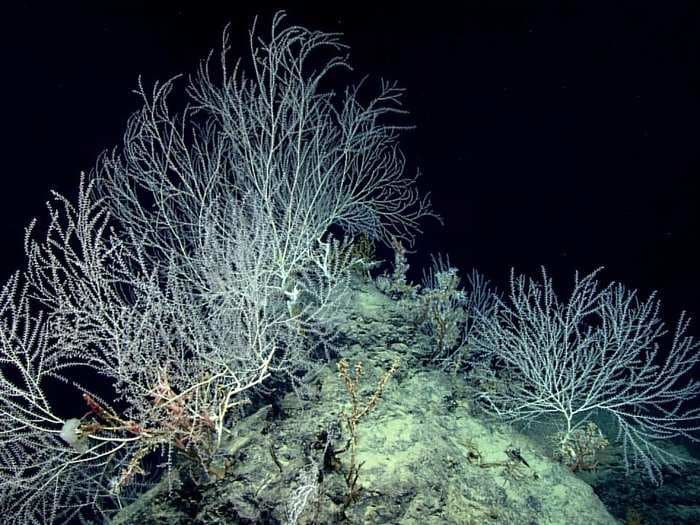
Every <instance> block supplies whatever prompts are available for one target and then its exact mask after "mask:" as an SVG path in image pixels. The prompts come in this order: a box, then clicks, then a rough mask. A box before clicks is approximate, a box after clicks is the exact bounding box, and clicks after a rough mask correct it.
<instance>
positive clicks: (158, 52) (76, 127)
mask: <svg viewBox="0 0 700 525" xmlns="http://www.w3.org/2000/svg"><path fill="white" fill-rule="evenodd" d="M58 4H60V6H58ZM143 4H147V7H144V6H143V5H141V6H139V4H133V6H130V5H129V4H128V3H124V2H120V3H114V4H110V3H109V2H93V3H90V4H88V3H85V4H80V3H63V2H45V3H42V2H20V3H13V4H12V7H9V8H7V7H5V8H3V12H2V24H3V26H4V29H3V31H2V35H1V36H0V39H1V40H0V43H1V44H2V45H1V46H0V53H1V59H2V71H3V75H2V77H3V78H2V83H1V86H0V100H1V101H2V109H3V111H2V127H3V133H2V141H1V142H0V153H1V155H2V164H0V166H1V169H2V184H1V185H0V220H1V221H2V222H1V224H2V227H1V228H0V232H1V235H2V238H0V246H1V247H2V248H1V249H2V263H1V265H0V275H2V277H3V278H5V277H6V276H7V275H9V273H10V272H11V271H13V270H14V269H16V268H18V267H20V266H21V265H22V262H23V256H22V235H23V229H24V227H25V226H26V225H27V224H28V223H29V221H30V219H31V218H32V217H34V216H38V217H39V218H44V217H45V213H44V202H45V201H46V200H47V199H48V197H49V189H56V190H59V191H61V192H66V193H68V194H70V195H74V194H75V192H76V187H77V182H78V178H79V172H80V171H81V170H85V171H89V169H90V168H91V166H92V164H93V163H94V160H95V158H96V156H97V155H98V153H99V152H100V151H101V150H102V149H104V148H108V147H111V146H112V145H114V144H117V143H118V142H119V140H120V137H121V133H122V131H123V129H124V124H125V122H126V119H127V117H128V115H129V113H130V112H131V111H133V110H135V109H136V108H137V107H138V104H139V100H138V97H137V96H136V95H133V94H130V91H131V90H132V89H133V88H135V86H136V80H137V77H138V75H143V78H144V81H145V82H146V84H147V85H151V84H152V83H153V82H154V81H155V80H163V79H167V78H169V77H171V76H173V75H175V74H178V73H189V72H192V71H193V70H194V68H195V67H196V65H197V61H198V60H199V59H200V58H202V57H204V56H205V55H206V53H207V52H208V50H209V49H211V48H215V47H217V46H218V45H219V44H220V39H221V31H222V29H223V27H224V25H225V24H226V23H227V22H231V24H232V41H231V44H232V46H233V52H234V54H235V55H240V54H245V53H246V52H247V28H248V27H249V25H250V23H251V22H252V20H253V17H254V16H255V15H256V14H258V15H260V16H261V18H260V24H261V27H263V28H266V27H269V22H270V20H271V16H272V13H274V12H275V10H276V9H277V8H278V7H283V8H284V9H286V10H287V11H288V14H289V21H290V22H292V23H298V24H302V25H305V26H307V27H311V28H316V29H322V30H326V31H340V32H342V33H344V34H345V41H346V42H347V43H348V44H349V45H350V46H351V62H352V64H353V66H354V67H355V70H356V73H355V74H354V76H353V77H352V78H356V79H359V78H360V77H361V76H362V75H363V74H365V73H367V74H370V75H371V77H372V78H374V79H375V80H377V81H378V79H379V77H383V78H386V79H388V80H395V81H397V82H398V83H399V84H400V85H401V86H402V87H404V88H406V90H407V94H406V98H405V106H406V108H407V109H408V110H409V111H410V112H411V121H412V123H414V124H415V125H416V126H417V127H416V129H415V130H414V131H410V132H408V133H407V134H406V136H405V137H404V142H403V144H404V150H405V152H406V154H407V157H408V161H409V170H410V172H414V171H415V170H416V169H417V168H418V167H420V169H421V171H422V172H423V177H422V179H421V186H422V187H423V188H425V189H426V190H429V191H431V192H432V194H433V202H434V205H435V208H436V209H437V210H438V212H439V213H440V214H441V215H442V216H443V217H444V220H445V226H444V227H439V226H438V225H437V224H436V223H435V222H428V223H426V224H425V234H424V235H423V237H422V238H421V239H420V240H419V242H418V244H417V245H416V250H417V253H416V254H415V256H414V257H413V259H412V261H411V262H412V264H413V266H414V268H420V267H421V266H423V265H425V264H426V262H427V260H428V255H429V254H430V253H435V252H445V253H449V254H450V257H451V260H452V262H453V263H455V264H456V265H458V266H459V267H461V268H463V269H464V270H468V269H470V268H471V267H476V268H478V269H479V270H481V271H482V272H483V273H485V274H486V276H487V277H489V278H490V279H492V280H493V281H495V282H496V283H498V284H499V285H501V287H504V286H505V284H506V283H507V279H508V273H509V270H510V268H511V267H515V269H516V270H517V271H519V272H528V273H533V272H537V271H538V269H539V267H540V265H545V266H546V267H547V268H548V269H549V271H550V273H551V274H552V275H553V276H554V277H555V278H556V279H557V280H556V281H555V283H558V284H559V285H560V287H561V289H562V291H564V290H566V289H567V286H568V285H569V284H570V283H571V280H572V278H573V272H574V271H575V270H577V269H578V270H581V271H584V272H587V271H590V270H593V269H594V268H596V267H598V266H601V265H603V266H605V267H606V270H605V272H604V274H603V278H604V279H605V280H619V281H622V282H623V283H625V284H626V285H628V286H630V287H633V288H638V289H640V290H641V291H642V292H643V293H644V294H646V293H648V292H650V291H651V290H658V291H659V293H660V296H661V298H662V300H663V301H664V303H665V305H666V308H665V314H666V316H667V317H668V319H669V320H672V319H675V318H677V315H678V314H679V313H680V311H681V310H682V309H685V310H688V311H690V312H691V314H694V316H695V317H697V315H698V314H700V256H698V254H697V252H698V250H697V244H698V243H697V241H698V209H697V202H698V197H699V192H698V189H697V185H696V184H695V181H696V179H697V177H698V173H700V162H699V160H700V159H699V156H698V147H699V146H700V142H699V141H698V138H699V135H700V129H699V125H700V118H699V117H700V89H699V88H700V85H699V80H700V79H699V76H698V72H699V71H700V69H699V66H700V63H699V62H700V57H699V51H700V47H699V44H700V9H699V8H698V7H697V6H698V4H697V2H650V3H648V4H645V3H643V2H586V1H580V2H573V3H568V2H557V3H552V4H542V3H534V2H510V3H505V2H494V1H489V2H465V4H466V7H462V8H460V9H459V10H458V9H457V8H455V7H447V5H448V4H445V5H444V6H441V5H439V4H436V3H434V2H433V3H425V2H420V3H418V5H417V6H416V7H408V6H407V5H400V4H399V5H398V6H379V5H378V4H379V3H378V2H375V3H373V4H370V5H369V6H364V5H361V4H358V3H355V2H347V3H335V2H333V3H328V4H329V6H326V7H322V8H319V7H318V6H313V7H312V5H311V4H310V3H309V4H292V3H282V4H277V5H263V4H262V3H260V2H258V3H256V4H255V5H253V6H251V5H244V4H242V3H240V2H217V3H212V4H207V3H206V2H189V3H188V2H169V3H168V4H167V6H165V5H164V4H162V5H161V4H157V3H147V2H144V3H143ZM417 275H419V274H417ZM691 330H692V331H693V332H694V333H700V330H698V323H697V322H696V323H695V324H694V325H693V327H692V329H691Z"/></svg>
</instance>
